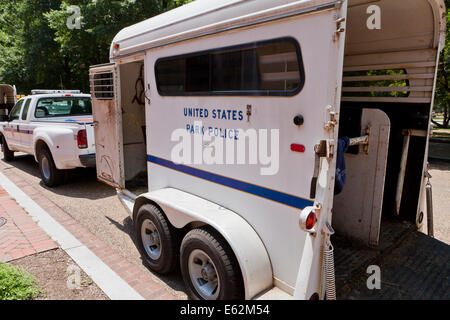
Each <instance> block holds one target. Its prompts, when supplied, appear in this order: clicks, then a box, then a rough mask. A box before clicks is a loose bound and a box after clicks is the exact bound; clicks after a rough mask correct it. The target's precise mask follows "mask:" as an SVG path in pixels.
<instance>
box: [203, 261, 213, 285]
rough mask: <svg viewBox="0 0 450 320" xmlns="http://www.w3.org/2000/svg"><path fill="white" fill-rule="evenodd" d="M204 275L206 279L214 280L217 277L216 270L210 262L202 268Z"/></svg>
mask: <svg viewBox="0 0 450 320" xmlns="http://www.w3.org/2000/svg"><path fill="white" fill-rule="evenodd" d="M202 277H203V280H205V281H209V280H214V279H215V278H216V271H215V270H214V268H213V267H212V266H211V265H209V264H208V265H206V266H205V267H204V268H203V269H202Z"/></svg>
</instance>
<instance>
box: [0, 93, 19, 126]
mask: <svg viewBox="0 0 450 320" xmlns="http://www.w3.org/2000/svg"><path fill="white" fill-rule="evenodd" d="M16 102H17V92H16V87H15V86H12V85H9V84H0V121H4V120H5V119H6V118H7V115H8V114H9V112H10V111H11V109H12V108H13V107H14V105H15V104H16Z"/></svg>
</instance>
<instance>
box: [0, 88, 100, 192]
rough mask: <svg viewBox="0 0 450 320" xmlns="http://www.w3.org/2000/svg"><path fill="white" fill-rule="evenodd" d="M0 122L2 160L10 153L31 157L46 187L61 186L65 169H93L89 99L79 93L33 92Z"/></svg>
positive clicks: (9, 159) (12, 158) (89, 97)
mask: <svg viewBox="0 0 450 320" xmlns="http://www.w3.org/2000/svg"><path fill="white" fill-rule="evenodd" d="M2 118H3V119H0V120H5V121H3V122H0V141H1V144H2V151H3V156H4V159H5V161H12V160H14V152H24V153H28V154H32V155H34V157H35V159H36V161H37V162H38V163H39V170H40V173H41V177H42V180H43V181H44V183H45V184H46V185H47V186H49V187H54V186H57V185H58V184H60V183H62V181H63V178H64V172H65V170H67V169H74V168H78V167H83V168H86V167H95V140H94V130H93V120H92V103H91V96H90V95H88V94H81V93H80V92H79V91H58V90H34V91H32V95H30V96H27V97H24V98H22V99H20V100H19V101H18V102H17V103H16V105H15V106H14V108H13V109H12V110H11V112H10V113H9V115H8V116H2Z"/></svg>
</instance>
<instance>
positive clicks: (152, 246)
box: [141, 219, 162, 260]
mask: <svg viewBox="0 0 450 320" xmlns="http://www.w3.org/2000/svg"><path fill="white" fill-rule="evenodd" d="M141 238H142V244H143V246H144V249H145V252H146V253H147V254H148V256H149V257H150V258H151V259H153V260H157V259H159V257H161V253H162V245H161V238H160V236H159V233H158V229H156V226H155V224H154V223H153V222H152V221H151V220H149V219H147V220H145V221H144V222H143V223H142V227H141Z"/></svg>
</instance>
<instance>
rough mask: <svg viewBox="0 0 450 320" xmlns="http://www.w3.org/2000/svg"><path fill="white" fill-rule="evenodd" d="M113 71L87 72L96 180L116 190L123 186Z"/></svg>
mask: <svg viewBox="0 0 450 320" xmlns="http://www.w3.org/2000/svg"><path fill="white" fill-rule="evenodd" d="M116 70H117V69H116V67H115V65H114V64H108V65H101V66H94V67H92V68H91V70H90V82H91V94H92V115H93V118H94V135H95V149H96V162H97V177H98V179H99V180H100V181H102V182H105V183H106V184H108V185H111V186H113V187H115V188H123V187H124V186H125V181H124V178H123V177H124V175H123V168H122V167H121V165H120V164H121V161H120V160H121V158H123V153H122V152H123V151H122V148H121V146H122V134H121V131H120V130H119V129H120V128H121V127H122V125H121V121H122V115H121V112H120V108H118V104H117V92H118V90H116V87H117V82H116V81H115V80H116Z"/></svg>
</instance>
